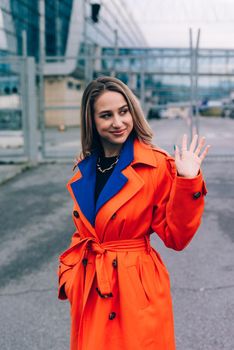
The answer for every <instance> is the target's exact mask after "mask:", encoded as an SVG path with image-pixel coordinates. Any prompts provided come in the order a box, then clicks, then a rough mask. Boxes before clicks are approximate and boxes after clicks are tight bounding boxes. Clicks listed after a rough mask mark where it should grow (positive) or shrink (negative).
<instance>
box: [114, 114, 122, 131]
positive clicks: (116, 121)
mask: <svg viewBox="0 0 234 350" xmlns="http://www.w3.org/2000/svg"><path fill="white" fill-rule="evenodd" d="M112 126H113V128H116V129H119V128H121V127H122V121H121V117H120V116H119V115H118V114H115V115H114V118H113V123H112Z"/></svg>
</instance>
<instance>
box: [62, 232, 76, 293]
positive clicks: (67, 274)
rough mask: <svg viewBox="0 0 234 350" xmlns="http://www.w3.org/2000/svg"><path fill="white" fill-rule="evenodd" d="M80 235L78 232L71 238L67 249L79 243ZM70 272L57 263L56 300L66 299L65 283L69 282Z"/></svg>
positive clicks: (67, 268) (69, 269)
mask: <svg viewBox="0 0 234 350" xmlns="http://www.w3.org/2000/svg"><path fill="white" fill-rule="evenodd" d="M80 239H81V238H80V235H79V232H78V230H76V231H75V233H74V234H73V236H72V239H71V243H70V245H69V247H68V248H71V247H73V245H75V244H77V243H78V242H79V241H80ZM71 272H72V268H71V267H68V266H66V265H64V264H63V263H62V262H61V261H60V262H59V267H58V298H59V299H61V300H65V299H67V295H66V291H65V283H66V282H67V281H68V280H69V277H70V274H71Z"/></svg>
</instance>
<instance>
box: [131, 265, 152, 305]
mask: <svg viewBox="0 0 234 350" xmlns="http://www.w3.org/2000/svg"><path fill="white" fill-rule="evenodd" d="M127 271H128V275H129V281H130V283H131V288H132V292H133V293H134V295H135V298H136V303H137V304H136V307H138V308H139V309H144V308H146V307H147V306H148V305H149V300H148V298H147V295H146V292H145V289H144V286H143V284H142V281H141V278H140V276H139V274H138V271H137V267H136V266H135V265H132V266H128V267H127Z"/></svg>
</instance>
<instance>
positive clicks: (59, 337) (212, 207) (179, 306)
mask: <svg viewBox="0 0 234 350" xmlns="http://www.w3.org/2000/svg"><path fill="white" fill-rule="evenodd" d="M157 125H159V124H157ZM233 166H234V162H230V161H220V160H219V161H218V160H215V159H213V160H212V161H207V162H206V163H205V164H204V166H203V172H204V175H205V177H206V179H207V186H208V190H209V193H208V194H207V196H206V209H205V213H204V218H203V222H202V225H201V227H200V229H199V231H198V233H197V235H196V236H195V238H194V239H193V241H192V242H191V244H190V245H189V247H187V249H185V250H184V251H182V252H174V251H172V250H169V249H167V248H164V246H163V245H162V243H161V242H160V241H159V239H158V238H156V235H155V236H154V237H153V239H152V243H153V245H154V246H155V247H156V249H158V250H159V251H160V253H161V255H162V257H163V259H164V261H165V263H166V265H167V267H168V270H169V272H170V276H171V287H172V295H173V304H174V311H175V330H176V341H177V350H233V349H234V327H233V325H234V253H233V251H234V222H233V217H234V176H233ZM71 168H72V164H48V165H40V166H39V167H37V168H35V169H31V170H27V171H25V172H23V173H22V174H20V175H17V176H16V177H15V178H14V179H12V180H10V181H8V182H7V183H5V184H3V185H2V186H0V207H1V216H0V241H1V244H0V310H1V312H0V329H1V336H0V349H1V350H13V349H14V350H34V349H35V350H47V349H51V350H55V349H56V350H68V349H69V329H70V325H69V312H70V310H69V304H68V302H62V301H59V300H58V299H57V274H56V271H57V257H58V255H59V253H60V252H61V251H63V250H64V249H65V248H66V247H67V245H68V243H69V241H70V237H71V235H72V233H73V231H74V228H73V222H72V217H71V212H72V200H71V199H70V197H69V194H68V193H67V190H66V188H65V184H66V181H67V180H68V178H69V177H70V176H71V175H72V169H71Z"/></svg>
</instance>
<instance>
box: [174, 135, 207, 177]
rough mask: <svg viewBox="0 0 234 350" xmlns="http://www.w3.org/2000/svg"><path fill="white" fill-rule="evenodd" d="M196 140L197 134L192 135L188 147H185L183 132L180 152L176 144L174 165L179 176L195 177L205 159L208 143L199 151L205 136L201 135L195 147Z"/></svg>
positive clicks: (185, 140) (185, 136)
mask: <svg viewBox="0 0 234 350" xmlns="http://www.w3.org/2000/svg"><path fill="white" fill-rule="evenodd" d="M197 140H198V135H194V136H193V139H192V142H191V144H190V147H189V148H187V135H186V134H184V136H183V140H182V147H181V152H180V150H179V148H178V146H176V149H175V165H176V169H177V173H178V174H179V175H180V176H183V177H195V176H196V175H197V174H198V172H199V169H200V167H201V163H202V161H203V160H204V159H205V157H206V155H207V153H208V150H209V148H210V146H209V145H208V146H206V147H205V149H204V150H203V152H202V153H201V150H202V147H203V146H204V145H205V138H204V137H201V138H200V140H199V142H198V145H197V147H196V144H197ZM200 153H201V154H200ZM199 154H200V155H199Z"/></svg>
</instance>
